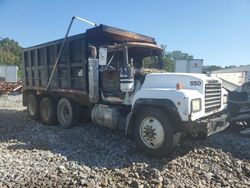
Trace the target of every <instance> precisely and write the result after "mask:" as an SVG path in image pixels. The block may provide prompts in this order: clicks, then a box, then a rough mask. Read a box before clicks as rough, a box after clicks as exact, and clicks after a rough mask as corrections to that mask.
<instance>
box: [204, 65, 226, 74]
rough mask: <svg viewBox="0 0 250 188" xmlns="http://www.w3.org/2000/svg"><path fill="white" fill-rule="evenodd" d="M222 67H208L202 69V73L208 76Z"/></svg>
mask: <svg viewBox="0 0 250 188" xmlns="http://www.w3.org/2000/svg"><path fill="white" fill-rule="evenodd" d="M220 69H222V67H220V66H217V65H208V66H204V67H203V73H205V74H208V73H211V72H213V71H216V70H220Z"/></svg>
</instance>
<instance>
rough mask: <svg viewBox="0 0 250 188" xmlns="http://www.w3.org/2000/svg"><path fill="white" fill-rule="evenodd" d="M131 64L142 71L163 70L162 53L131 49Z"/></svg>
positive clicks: (144, 49) (138, 48)
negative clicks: (143, 69)
mask: <svg viewBox="0 0 250 188" xmlns="http://www.w3.org/2000/svg"><path fill="white" fill-rule="evenodd" d="M128 60H129V64H132V65H133V66H134V67H135V68H138V69H141V68H146V69H162V63H161V60H162V52H161V51H160V50H157V49H153V48H145V47H130V48H129V50H128Z"/></svg>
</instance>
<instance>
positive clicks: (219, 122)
mask: <svg viewBox="0 0 250 188" xmlns="http://www.w3.org/2000/svg"><path fill="white" fill-rule="evenodd" d="M229 124H230V122H229V121H228V115H227V113H226V112H223V113H218V114H214V115H213V117H207V118H202V119H199V120H197V121H189V122H188V123H187V124H186V126H185V129H186V130H187V131H188V132H189V133H191V135H192V136H198V135H205V136H210V135H212V134H215V133H217V132H220V131H223V130H225V129H226V128H227V127H228V126H229Z"/></svg>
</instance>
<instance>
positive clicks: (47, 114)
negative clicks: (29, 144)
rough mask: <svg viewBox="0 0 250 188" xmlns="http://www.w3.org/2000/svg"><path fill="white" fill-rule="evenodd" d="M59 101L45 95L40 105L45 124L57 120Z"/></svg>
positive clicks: (53, 122) (50, 123)
mask: <svg viewBox="0 0 250 188" xmlns="http://www.w3.org/2000/svg"><path fill="white" fill-rule="evenodd" d="M56 107H57V103H56V101H55V100H54V99H52V98H49V97H44V98H43V99H42V100H41V102H40V105H39V112H40V119H41V121H42V123H43V124H45V125H52V124H55V123H56V122H57V114H56V110H57V109H56Z"/></svg>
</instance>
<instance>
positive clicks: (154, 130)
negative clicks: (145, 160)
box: [134, 107, 174, 157]
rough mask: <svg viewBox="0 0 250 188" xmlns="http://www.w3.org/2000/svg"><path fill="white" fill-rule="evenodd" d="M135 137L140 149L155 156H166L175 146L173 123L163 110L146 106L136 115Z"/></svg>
mask: <svg viewBox="0 0 250 188" xmlns="http://www.w3.org/2000/svg"><path fill="white" fill-rule="evenodd" d="M134 139H135V141H136V143H137V146H138V148H139V149H140V150H142V151H144V152H145V153H147V154H149V155H151V156H154V157H164V156H166V155H167V154H169V153H170V152H171V151H172V149H173V147H174V141H173V140H174V132H173V127H172V124H171V122H170V121H169V119H168V118H167V117H166V114H164V113H163V112H162V111H161V110H158V109H157V108H153V107H148V108H145V109H143V110H142V111H140V113H139V114H138V116H137V117H136V120H135V126H134Z"/></svg>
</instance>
